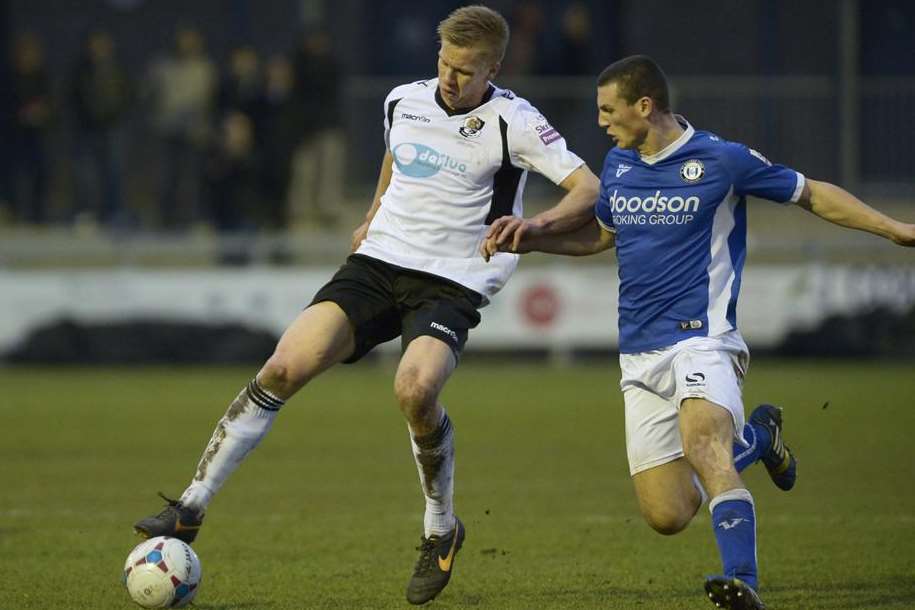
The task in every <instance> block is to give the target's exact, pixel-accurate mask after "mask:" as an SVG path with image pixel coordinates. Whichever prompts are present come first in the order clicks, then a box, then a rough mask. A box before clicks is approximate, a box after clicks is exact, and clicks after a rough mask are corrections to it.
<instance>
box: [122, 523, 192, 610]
mask: <svg viewBox="0 0 915 610" xmlns="http://www.w3.org/2000/svg"><path fill="white" fill-rule="evenodd" d="M124 584H125V585H126V586H127V592H128V593H130V597H131V598H132V599H133V601H135V602H137V603H138V604H140V605H141V606H143V607H144V608H181V607H184V606H186V605H188V604H189V603H190V602H191V600H192V599H194V596H195V595H197V588H198V586H199V585H200V560H199V559H197V554H196V553H195V552H194V550H193V549H192V548H191V547H189V546H188V545H187V544H185V543H184V542H182V541H181V540H178V539H177V538H169V537H167V536H158V537H156V538H150V539H149V540H146V541H145V542H141V543H140V544H138V545H137V546H136V547H135V548H134V549H133V550H132V551H130V555H128V556H127V561H126V562H125V563H124Z"/></svg>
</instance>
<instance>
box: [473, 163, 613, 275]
mask: <svg viewBox="0 0 915 610" xmlns="http://www.w3.org/2000/svg"><path fill="white" fill-rule="evenodd" d="M559 186H561V187H562V188H563V189H565V191H566V194H565V195H564V196H563V198H562V199H560V200H559V203H557V204H556V205H555V206H553V207H552V208H550V209H548V210H546V211H545V212H541V213H540V214H537V215H536V216H534V217H532V218H527V219H525V218H518V217H517V216H503V217H502V218H499V219H497V220H496V222H494V223H493V224H491V225H490V226H489V230H488V231H487V232H486V238H485V239H484V243H486V242H487V241H489V240H491V239H492V240H495V244H496V246H498V247H499V248H502V246H504V245H506V244H509V243H511V249H504V251H507V252H517V251H518V249H519V247H520V244H521V241H522V240H523V239H525V237H527V236H531V237H534V236H539V235H555V234H560V233H568V232H569V231H572V230H574V229H578V228H579V227H582V226H584V225H585V224H586V223H587V222H588V221H589V220H590V219H592V218H594V202H595V201H596V200H597V195H598V193H599V191H600V181H599V180H598V179H597V176H595V175H594V174H593V173H592V172H591V170H590V169H588V166H587V165H584V164H582V165H581V166H579V167H578V169H576V170H575V171H574V172H572V173H571V174H569V175H568V176H566V179H565V180H563V181H562V182H560V183H559ZM493 252H495V250H494V251H493ZM487 260H489V259H488V258H487Z"/></svg>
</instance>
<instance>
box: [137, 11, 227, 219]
mask: <svg viewBox="0 0 915 610" xmlns="http://www.w3.org/2000/svg"><path fill="white" fill-rule="evenodd" d="M150 86H151V87H152V92H151V93H152V115H153V116H152V120H153V125H154V127H155V129H156V131H157V133H158V135H159V137H160V138H161V140H162V145H163V149H164V150H163V153H164V158H163V174H164V175H163V181H162V193H161V199H160V203H159V206H160V208H159V212H160V222H161V225H162V227H164V228H166V229H174V228H178V227H179V226H182V225H183V224H184V223H186V222H187V221H195V220H199V213H200V207H199V200H200V173H201V165H202V159H203V156H204V153H205V150H206V147H207V145H208V141H209V138H210V130H211V127H210V120H211V111H212V108H213V104H214V97H215V94H216V86H217V72H216V68H215V67H214V65H213V62H212V61H210V59H209V57H208V56H207V55H206V49H205V45H204V40H203V36H202V35H201V34H200V32H198V31H197V30H195V29H192V28H182V29H179V30H178V32H177V33H176V36H175V49H174V52H173V54H172V55H171V56H169V57H167V58H165V59H163V60H161V61H159V62H158V63H156V64H155V65H154V66H153V70H152V74H151V76H150Z"/></svg>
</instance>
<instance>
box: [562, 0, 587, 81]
mask: <svg viewBox="0 0 915 610" xmlns="http://www.w3.org/2000/svg"><path fill="white" fill-rule="evenodd" d="M591 31H592V30H591V11H590V9H589V8H588V6H587V5H586V4H585V3H583V2H573V3H572V4H570V5H569V6H568V7H566V9H565V10H564V11H563V13H562V21H561V24H560V33H559V36H560V38H559V73H560V74H562V75H568V76H573V75H581V74H592V72H593V70H592V67H591V64H592V59H591V57H592V55H591V52H592V46H593V42H592V40H591Z"/></svg>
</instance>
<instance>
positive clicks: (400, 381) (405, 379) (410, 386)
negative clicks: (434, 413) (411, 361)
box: [394, 369, 438, 417]
mask: <svg viewBox="0 0 915 610" xmlns="http://www.w3.org/2000/svg"><path fill="white" fill-rule="evenodd" d="M394 395H395V396H396V397H397V403H398V404H399V405H400V410H401V411H403V412H404V414H405V415H407V416H408V417H410V416H411V415H418V414H421V413H423V412H425V411H426V410H428V409H430V408H434V407H435V401H436V400H437V399H438V390H437V388H436V387H435V384H433V383H430V382H429V381H428V380H425V379H423V378H422V377H421V376H420V374H419V371H417V370H416V369H409V370H406V371H402V372H400V373H398V375H397V377H396V378H395V379H394Z"/></svg>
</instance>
